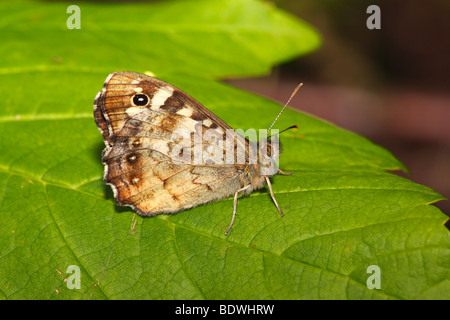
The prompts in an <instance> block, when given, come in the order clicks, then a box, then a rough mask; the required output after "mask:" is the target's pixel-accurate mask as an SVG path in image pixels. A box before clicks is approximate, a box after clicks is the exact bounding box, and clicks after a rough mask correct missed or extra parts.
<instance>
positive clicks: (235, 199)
mask: <svg viewBox="0 0 450 320" xmlns="http://www.w3.org/2000/svg"><path fill="white" fill-rule="evenodd" d="M250 187H251V184H249V185H248V186H246V187H243V188H241V189H239V190H238V191H236V193H235V194H234V205H233V216H232V217H231V223H230V226H229V227H228V229H227V232H225V236H227V235H228V234H229V233H230V231H231V227H232V226H233V223H234V218H235V217H236V209H237V197H238V193H239V192H241V191H244V190H247V189H248V188H250Z"/></svg>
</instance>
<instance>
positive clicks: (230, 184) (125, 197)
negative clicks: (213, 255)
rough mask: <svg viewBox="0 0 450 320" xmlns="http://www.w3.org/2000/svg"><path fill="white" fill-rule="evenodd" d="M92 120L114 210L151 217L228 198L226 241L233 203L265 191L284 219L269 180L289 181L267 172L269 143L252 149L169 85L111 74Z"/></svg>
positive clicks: (128, 74)
mask: <svg viewBox="0 0 450 320" xmlns="http://www.w3.org/2000/svg"><path fill="white" fill-rule="evenodd" d="M298 88H299V87H297V89H296V90H298ZM295 92H296V91H295ZM295 92H294V94H295ZM294 94H293V95H294ZM293 95H292V96H293ZM292 96H291V98H292ZM289 101H290V99H289ZM289 101H288V103H289ZM288 103H286V105H285V107H286V106H287V104H288ZM283 110H284V108H283ZM280 114H281V112H280ZM278 116H279V115H278ZM94 118H95V122H96V124H97V126H98V128H99V130H100V132H101V134H102V136H103V139H104V142H105V145H106V147H105V149H104V150H103V153H102V162H103V164H104V175H103V178H104V181H105V183H106V184H107V185H110V186H111V188H112V190H113V193H114V199H115V201H116V203H117V204H118V205H121V206H129V207H131V208H132V209H133V210H134V211H135V212H137V213H138V214H140V215H142V216H155V215H158V214H173V213H176V212H179V211H182V210H187V209H189V208H193V207H196V206H199V205H202V204H205V203H209V202H213V201H218V200H220V199H224V198H227V197H229V196H232V195H234V206H233V215H232V219H231V223H230V225H229V227H228V229H227V231H226V232H225V235H228V233H229V232H230V230H231V227H232V225H233V223H234V219H235V216H236V211H237V199H238V195H239V194H245V195H248V194H250V193H251V192H253V191H254V190H257V189H261V188H263V187H264V186H265V185H266V184H267V185H268V187H269V191H270V195H271V197H272V199H273V202H274V204H275V206H276V208H277V209H278V212H279V213H280V215H281V216H283V212H282V211H281V209H280V207H279V205H278V203H277V201H276V199H275V196H274V194H273V190H272V185H271V182H270V179H269V178H270V177H271V176H273V175H275V174H277V173H280V174H287V173H284V172H283V171H281V170H280V169H278V168H277V167H276V170H273V166H274V164H275V162H274V160H273V159H272V158H270V157H266V158H265V159H264V156H263V155H262V154H263V153H262V152H261V150H262V149H263V148H265V149H266V150H268V153H265V155H267V154H270V153H271V152H272V151H273V149H274V148H273V143H272V141H271V140H270V139H267V141H266V142H265V144H263V145H262V146H258V145H257V144H256V143H255V142H253V141H250V140H249V139H247V138H245V137H243V136H242V135H240V134H239V133H237V132H236V131H234V130H233V129H232V128H231V127H230V126H229V125H227V124H226V123H225V122H224V121H223V120H221V119H220V118H219V117H218V116H216V115H215V114H214V113H212V112H211V111H210V110H208V109H207V108H205V107H204V106H203V105H202V104H200V103H199V102H198V101H197V100H195V99H194V98H192V97H191V96H189V95H188V94H186V93H184V92H183V91H181V90H180V89H178V88H176V87H174V86H173V85H171V84H169V83H166V82H164V81H161V80H159V79H156V78H154V77H151V76H148V75H144V74H139V73H135V72H128V71H121V72H114V73H111V74H110V75H109V76H108V77H107V78H106V81H105V83H104V86H103V89H102V90H101V91H100V92H99V93H98V94H97V96H96V98H95V101H94ZM277 119H278V117H277ZM277 119H275V121H276V120H277ZM272 126H273V124H272ZM272 126H271V127H272ZM269 131H270V129H269ZM220 141H221V143H219V142H220ZM228 151H231V153H227V152H228ZM211 154H212V155H213V157H212V158H211V157H209V158H208V157H205V155H210V156H211ZM230 154H231V156H230ZM214 156H216V158H215V160H217V159H218V158H221V160H224V158H226V160H227V161H213V160H214ZM217 156H218V158H217ZM198 158H200V159H201V160H200V161H199V160H198ZM204 158H208V159H207V160H206V161H204V160H205V159H204ZM267 159H268V160H267ZM238 160H240V161H238ZM251 160H253V161H251ZM263 160H264V161H263ZM275 165H276V164H275ZM269 167H270V168H271V171H268V170H267V169H268V168H269Z"/></svg>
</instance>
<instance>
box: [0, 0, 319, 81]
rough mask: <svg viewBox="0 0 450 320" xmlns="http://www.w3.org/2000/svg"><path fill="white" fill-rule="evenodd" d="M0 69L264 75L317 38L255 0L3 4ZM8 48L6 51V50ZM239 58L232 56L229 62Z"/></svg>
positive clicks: (315, 42) (311, 45)
mask: <svg viewBox="0 0 450 320" xmlns="http://www.w3.org/2000/svg"><path fill="white" fill-rule="evenodd" d="M0 5H1V10H2V12H7V13H8V16H7V17H3V18H2V23H1V24H0V37H1V39H2V42H3V45H2V46H1V47H0V56H1V57H2V59H1V60H0V69H4V71H3V72H11V71H12V72H14V71H24V70H36V69H37V70H49V69H64V70H67V69H71V70H93V69H94V70H102V71H105V70H106V71H107V72H109V71H110V68H111V67H112V66H113V67H114V68H116V69H117V70H150V71H152V72H154V73H156V74H167V73H177V74H179V73H182V72H185V73H187V74H195V75H204V76H210V77H216V78H218V77H225V76H227V77H230V76H240V75H251V74H255V75H256V74H264V73H266V72H268V71H269V70H270V67H271V66H273V64H274V63H276V62H281V61H284V60H287V59H289V58H291V57H293V56H296V55H298V54H304V53H307V52H310V51H312V50H314V49H315V48H316V47H317V46H318V45H319V43H320V40H319V37H318V35H317V33H316V32H315V31H314V30H313V29H312V28H311V27H310V26H308V25H307V24H306V23H304V22H301V21H299V20H297V19H294V18H293V17H291V16H290V15H288V14H286V13H284V12H281V11H279V10H275V8H273V7H272V6H270V5H269V4H265V3H262V2H260V1H256V0H245V1H242V0H218V1H207V0H202V1H197V0H196V1H164V2H162V1H161V2H157V3H153V4H151V5H149V4H146V3H132V4H129V3H124V4H110V5H99V4H96V3H88V2H83V3H82V4H79V7H80V11H81V14H80V17H81V20H80V21H81V29H79V30H69V29H67V21H66V20H67V19H68V17H69V14H66V8H67V7H68V6H69V4H68V3H59V2H58V3H44V4H43V3H42V2H29V1H23V2H22V1H14V2H11V1H4V2H2V3H1V4H0ZM12 53H13V54H12ZM236 57H239V59H236Z"/></svg>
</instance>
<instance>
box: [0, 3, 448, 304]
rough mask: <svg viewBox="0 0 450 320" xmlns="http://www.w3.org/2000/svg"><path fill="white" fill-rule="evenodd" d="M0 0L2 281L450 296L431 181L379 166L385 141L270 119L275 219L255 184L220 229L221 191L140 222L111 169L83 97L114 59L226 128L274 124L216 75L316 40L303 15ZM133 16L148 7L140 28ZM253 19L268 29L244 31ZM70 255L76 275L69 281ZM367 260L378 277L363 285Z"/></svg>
mask: <svg viewBox="0 0 450 320" xmlns="http://www.w3.org/2000/svg"><path fill="white" fill-rule="evenodd" d="M0 7H1V9H2V12H4V10H3V9H5V10H6V11H7V12H10V15H8V17H5V20H2V27H1V28H0V37H1V38H2V39H6V40H7V41H2V42H1V43H0V52H1V54H2V57H4V59H3V60H2V61H1V62H0V64H1V65H0V96H2V97H3V99H2V102H1V106H0V137H1V139H0V298H3V299H30V298H31V299H303V298H306V299H422V298H423V299H432V298H437V299H448V298H450V296H449V293H450V290H449V289H450V271H449V270H450V254H449V253H450V237H449V232H448V230H447V229H446V228H445V227H444V226H443V223H444V221H445V220H446V216H445V215H444V214H443V213H442V212H440V211H439V210H438V209H437V208H436V207H434V206H431V205H429V204H430V203H433V202H435V201H438V200H440V199H442V197H441V196H440V195H438V194H437V193H435V192H434V191H432V190H431V189H429V188H427V187H425V186H421V185H418V184H415V183H413V182H411V181H409V180H407V179H404V178H400V177H398V176H395V175H392V174H390V173H387V172H385V170H395V169H404V167H403V165H402V164H401V163H399V162H398V161H397V160H396V159H395V158H394V157H393V156H392V155H391V154H390V153H389V152H388V151H386V150H384V149H382V148H380V147H378V146H376V145H374V144H372V143H371V142H370V141H368V140H367V139H365V138H363V137H360V136H358V135H355V134H353V133H351V132H348V131H345V130H342V129H340V128H337V127H335V126H333V125H332V124H329V123H326V122H323V121H321V120H319V119H316V118H313V117H311V116H308V115H305V114H302V113H298V112H296V111H294V110H287V111H286V112H285V114H283V116H282V117H281V118H280V121H279V122H278V123H277V126H278V127H279V128H284V127H287V126H289V125H292V124H298V125H299V126H300V128H299V129H298V130H297V131H295V132H293V131H289V132H285V133H283V134H282V136H281V142H282V144H283V153H282V155H281V159H280V167H281V169H283V170H288V171H292V172H293V175H292V176H276V177H274V179H273V188H274V192H275V196H276V198H277V200H278V203H279V204H280V206H281V208H282V209H283V211H284V213H285V217H284V218H281V217H280V216H279V214H278V212H277V210H276V209H275V207H274V205H273V203H272V201H271V198H270V196H269V194H268V191H267V190H265V189H263V190H261V191H258V192H254V193H253V194H251V195H250V196H249V197H246V198H241V199H240V200H239V204H238V215H237V218H236V221H235V225H234V227H233V229H232V231H231V233H230V235H229V236H228V237H225V236H224V235H223V234H224V232H225V230H226V228H227V226H228V224H229V222H230V219H231V213H232V202H233V201H232V199H224V200H222V201H220V202H216V203H212V204H208V205H204V206H200V207H196V208H193V209H191V210H187V211H183V212H180V213H178V214H176V215H172V216H166V215H163V216H157V217H152V218H141V217H137V223H136V226H135V233H134V234H133V233H132V232H131V224H132V223H133V213H132V211H131V210H129V209H128V208H122V207H118V206H116V205H115V204H114V201H113V197H112V192H111V190H110V188H109V187H108V186H105V185H104V183H103V181H102V172H103V166H102V164H101V160H100V155H101V151H102V149H103V147H104V144H103V141H102V138H101V135H100V133H99V132H98V130H97V128H96V125H95V123H94V119H93V115H92V102H93V98H94V96H95V94H96V92H97V91H99V90H100V89H101V86H102V84H103V81H104V79H105V78H106V76H107V74H108V73H110V72H113V71H118V70H120V69H122V68H126V69H129V70H133V71H138V72H143V71H146V70H149V69H150V70H152V71H154V72H156V73H157V75H158V77H160V78H162V79H163V80H166V81H169V82H170V83H173V84H174V85H176V86H178V87H179V88H181V89H183V90H184V91H186V92H188V93H189V94H191V95H192V96H193V97H195V98H197V99H198V100H199V101H200V102H202V103H203V104H204V105H206V106H207V107H208V108H210V109H211V110H212V111H213V112H214V113H216V114H217V115H218V116H220V117H221V118H222V119H223V120H224V121H226V122H227V123H228V124H230V125H231V126H232V127H233V128H243V129H248V128H267V127H268V125H270V123H271V122H272V121H273V119H274V117H275V116H276V114H277V113H278V111H279V110H280V106H279V105H278V104H276V103H274V102H271V101H268V100H266V99H264V98H262V97H258V96H255V95H252V94H249V93H247V92H243V91H240V90H237V89H235V88H233V87H231V86H229V85H226V84H223V83H220V82H218V81H214V80H211V78H215V77H222V76H224V75H229V74H251V73H261V72H264V71H265V70H267V69H268V68H270V66H272V65H274V64H275V63H277V62H279V61H281V60H283V59H287V58H288V57H290V56H294V55H298V54H301V53H305V52H307V51H309V50H312V49H313V48H314V47H315V46H316V45H317V43H318V40H317V38H314V40H313V41H311V39H310V38H308V37H311V35H312V34H314V35H315V32H314V31H312V29H310V28H309V27H308V28H306V30H309V32H306V36H305V37H303V36H302V32H303V30H304V28H303V27H304V25H303V24H302V23H300V22H298V21H296V20H293V18H291V17H288V16H287V15H286V14H285V13H283V12H280V11H279V10H277V9H275V8H273V7H270V6H268V5H267V4H264V3H261V2H259V1H214V2H213V1H195V2H191V1H181V2H167V3H166V2H164V3H157V4H126V5H122V4H114V5H107V6H106V5H100V4H89V3H81V4H80V7H81V12H82V19H83V20H82V29H81V30H67V29H65V19H66V18H67V16H68V15H67V14H66V13H65V8H66V4H63V3H55V4H54V3H34V2H23V3H19V5H15V6H12V5H10V4H9V3H8V2H1V3H0ZM250 7H251V8H252V10H249V8H250ZM180 12H183V13H184V14H183V15H181V16H183V18H179V19H176V20H174V18H173V17H174V16H176V17H179V16H180ZM186 13H192V14H190V15H189V14H186ZM185 15H186V16H189V17H190V19H188V18H185V17H184V16H185ZM137 16H139V17H142V16H145V17H147V20H146V21H145V23H144V24H143V27H142V29H141V28H140V27H139V26H138V24H137V23H136V18H135V17H137ZM118 17H121V19H123V22H122V20H120V22H118V21H119V18H118ZM122 17H123V18H122ZM169 17H172V18H171V19H170V20H169V21H171V23H172V24H175V23H174V22H173V21H176V27H177V28H174V29H172V30H171V33H170V37H169V36H168V34H169V33H168V31H167V28H169V26H170V25H171V24H169V23H167V21H168V18H169ZM201 18H203V19H201ZM180 19H185V20H180ZM217 21H220V23H218V22H217ZM265 21H266V22H265ZM274 21H276V23H275V22H274ZM26 22H29V23H26ZM163 22H164V23H163ZM61 23H62V24H61ZM192 23H195V26H193V25H192ZM258 23H259V24H260V25H264V26H266V27H265V29H264V30H265V35H264V36H261V37H258V36H257V35H255V34H254V33H255V32H256V31H254V30H253V31H251V32H250V31H248V30H249V29H247V32H245V30H246V28H244V27H245V26H247V27H248V26H252V25H258ZM223 25H226V27H224V28H222V29H221V30H222V33H219V34H217V33H214V34H215V35H214V36H213V35H211V38H208V41H210V40H211V39H213V40H211V41H213V43H214V44H215V46H213V48H211V46H210V47H206V46H198V47H194V46H193V45H192V43H198V44H201V43H204V42H203V41H206V40H205V39H206V38H205V37H204V36H205V34H204V33H207V32H206V31H208V30H212V31H215V30H217V28H218V27H219V26H223ZM199 26H201V27H202V28H200V27H199ZM94 27H95V28H94ZM194 27H197V29H196V31H201V32H200V33H197V34H196V35H195V34H194V33H192V34H190V37H192V38H190V39H189V41H187V40H186V39H187V38H185V36H186V32H184V34H183V30H188V29H191V30H192V28H194ZM153 28H155V29H158V30H159V32H160V33H159V36H156V32H155V31H153ZM94 29H95V32H94V31H93V30H94ZM205 30H206V31H205ZM223 30H226V31H227V32H225V33H224V31H223ZM105 31H108V32H106V33H105ZM137 31H138V32H140V36H141V37H146V36H148V37H150V38H155V42H153V43H154V44H155V43H157V44H158V48H157V49H154V50H152V49H151V44H148V43H146V42H145V41H143V42H140V43H144V44H142V45H143V46H144V47H143V48H142V50H137V51H138V52H137V53H133V50H132V48H133V45H132V44H131V42H133V39H137V37H138V36H137V35H136V32H137ZM281 31H284V32H281ZM76 33H78V34H77V35H74V34H76ZM161 34H164V35H165V36H164V37H163V36H161ZM19 35H20V37H18V36H19ZM313 37H316V36H313ZM19 39H21V40H20V41H19ZM183 39H184V40H186V41H183ZM236 39H238V40H239V41H236ZM274 41H276V42H274ZM102 42H106V43H107V44H106V45H105V46H102V45H101V43H102ZM274 43H277V45H278V44H279V43H280V44H284V45H281V46H280V47H278V48H276V50H275V49H274V48H272V47H273V46H274V45H273V44H274ZM50 44H51V45H52V46H53V47H51V46H50V47H47V46H48V45H50ZM175 46H176V47H177V50H178V51H177V52H172V50H168V51H167V52H165V55H164V56H163V55H162V53H163V51H164V50H166V49H168V48H172V47H175ZM228 46H233V49H230V50H233V51H230V50H228V49H227V48H228ZM258 47H259V48H261V50H262V49H264V50H265V51H268V52H264V53H258V50H257V48H258ZM218 48H219V49H220V50H219V49H218ZM249 48H252V49H249ZM302 48H303V49H302ZM305 48H307V49H305ZM266 49H268V50H266ZM264 50H262V51H264ZM194 51H196V52H199V54H197V55H195V54H193V52H194ZM275 51H276V52H275ZM180 52H184V53H183V54H181V53H180ZM230 52H231V53H232V55H230V57H228V58H227V59H225V57H226V55H227V53H230ZM237 52H239V53H244V52H248V53H249V54H248V55H244V54H238V55H237V54H235V53H237ZM255 52H256V53H258V54H259V55H260V56H261V57H264V59H262V60H260V61H256V59H255V57H254V56H253V55H254V54H255ZM33 53H34V55H33ZM63 53H64V54H63ZM258 54H256V56H258ZM54 56H60V57H62V59H61V60H60V61H61V62H60V63H59V64H58V65H56V64H52V62H51V59H52V57H54ZM102 56H103V59H104V60H101V57H102ZM57 60H58V59H57ZM253 60H255V61H253ZM58 61H59V60H58ZM178 64H182V66H181V67H180V72H176V71H177V70H176V68H175V66H177V65H178ZM200 66H202V67H200ZM200 69H201V70H200ZM199 70H200V71H199ZM249 115H251V116H249ZM71 265H76V266H78V267H79V268H80V271H81V288H80V289H69V288H68V287H67V283H66V281H64V279H67V278H68V277H69V276H70V274H68V273H66V271H67V268H68V267H69V266H71ZM371 265H377V266H379V267H380V270H381V289H372V290H371V289H368V288H367V285H366V281H367V279H368V277H369V276H370V274H368V273H367V268H368V267H369V266H371ZM68 282H70V281H68Z"/></svg>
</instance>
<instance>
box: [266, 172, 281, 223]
mask: <svg viewBox="0 0 450 320" xmlns="http://www.w3.org/2000/svg"><path fill="white" fill-rule="evenodd" d="M265 178H266V182H267V185H268V186H269V191H270V196H271V197H272V200H273V202H274V203H275V206H276V207H277V209H278V212H279V213H280V214H281V216H282V217H284V214H283V212H281V209H280V207H279V206H278V202H277V200H276V199H275V196H274V195H273V190H272V184H271V183H270V179H269V177H268V176H265Z"/></svg>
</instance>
